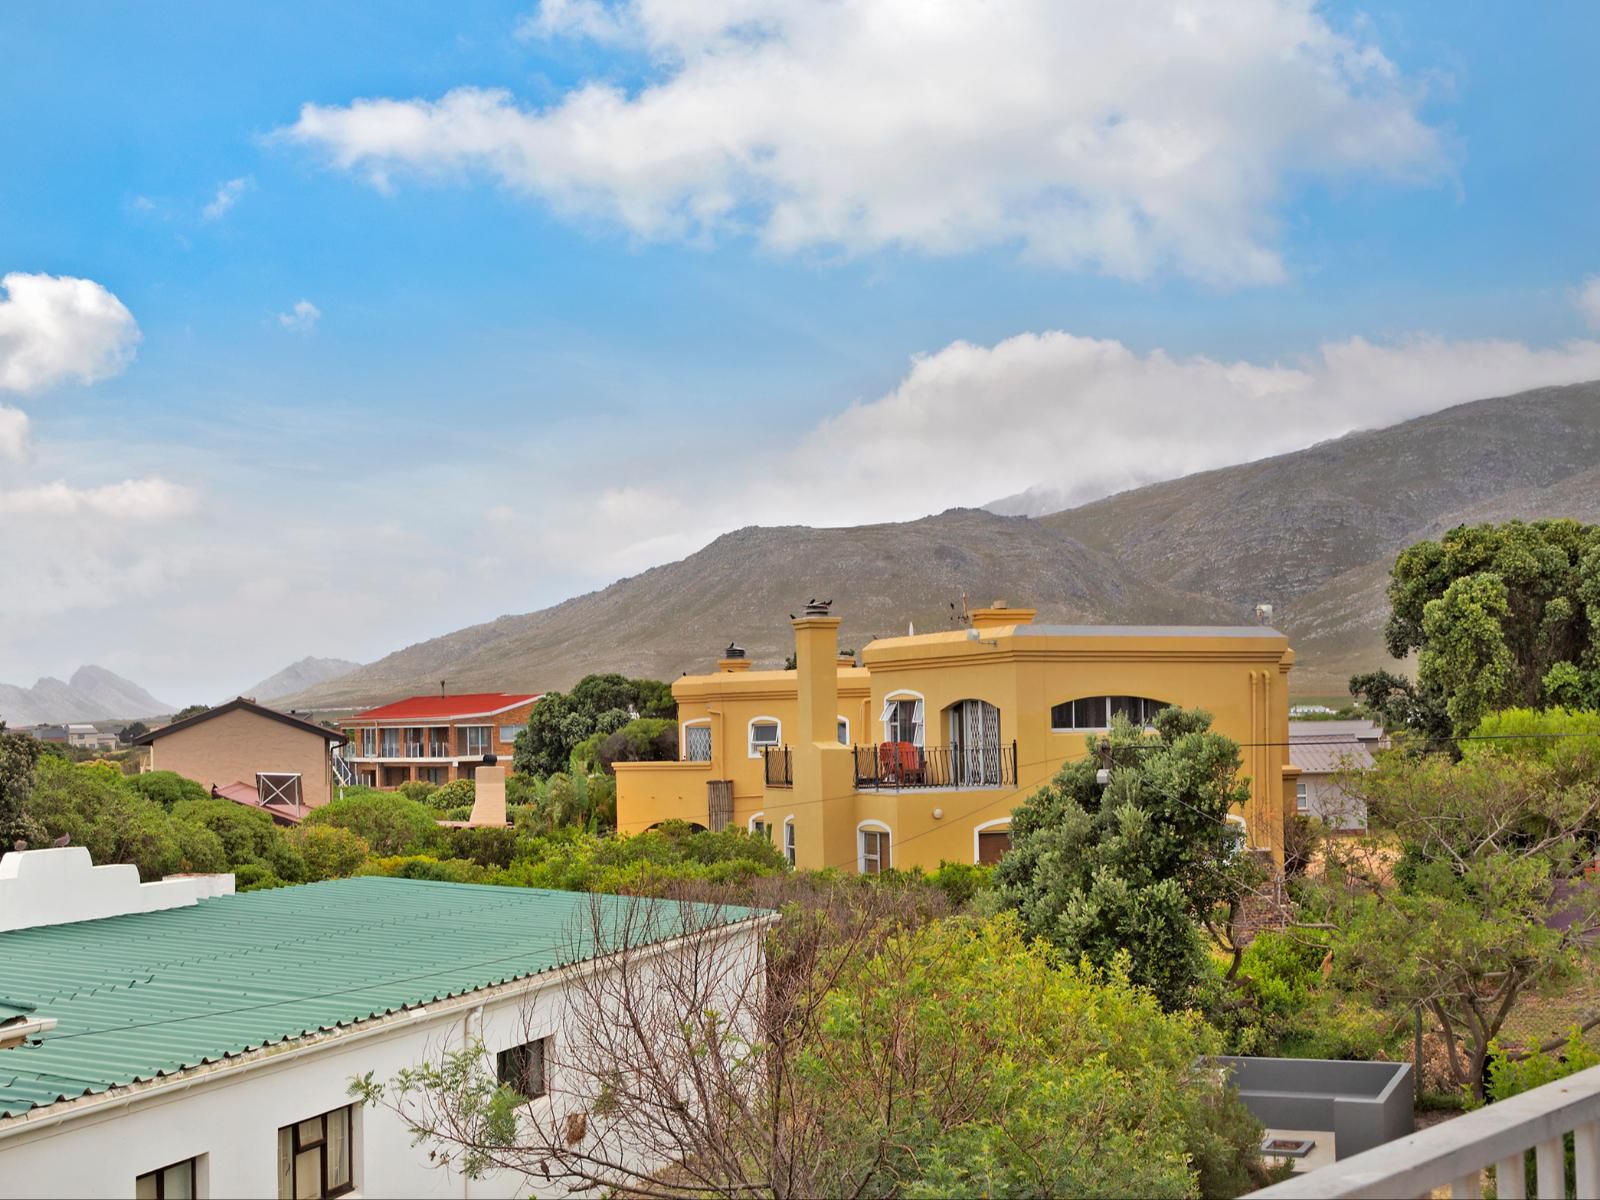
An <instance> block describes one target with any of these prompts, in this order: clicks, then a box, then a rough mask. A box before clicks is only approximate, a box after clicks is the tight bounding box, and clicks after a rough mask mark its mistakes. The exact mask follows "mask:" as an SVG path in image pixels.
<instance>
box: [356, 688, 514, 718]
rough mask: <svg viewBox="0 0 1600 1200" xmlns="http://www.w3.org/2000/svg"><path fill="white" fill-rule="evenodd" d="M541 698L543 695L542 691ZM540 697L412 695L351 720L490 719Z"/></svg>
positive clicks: (359, 714)
mask: <svg viewBox="0 0 1600 1200" xmlns="http://www.w3.org/2000/svg"><path fill="white" fill-rule="evenodd" d="M540 695H543V693H542V692H541V693H540ZM538 698H539V696H538V695H531V696H530V695H514V694H512V693H510V692H474V693H472V694H471V695H467V696H412V697H411V698H410V699H408V700H396V701H395V702H394V703H393V704H385V705H383V706H382V707H379V708H369V709H368V710H367V711H366V712H364V713H357V714H356V715H355V716H353V717H351V718H350V720H351V721H352V722H356V721H447V720H454V719H456V718H459V717H488V716H493V715H494V714H495V713H499V712H504V711H505V710H506V709H509V708H516V707H518V706H519V705H523V704H527V703H530V702H531V701H534V700H537V699H538Z"/></svg>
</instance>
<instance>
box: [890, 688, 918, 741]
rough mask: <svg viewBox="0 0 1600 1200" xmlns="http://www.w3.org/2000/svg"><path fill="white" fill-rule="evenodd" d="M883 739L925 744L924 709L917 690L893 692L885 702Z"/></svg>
mask: <svg viewBox="0 0 1600 1200" xmlns="http://www.w3.org/2000/svg"><path fill="white" fill-rule="evenodd" d="M879 719H880V720H881V721H882V722H883V740H884V741H886V742H907V743H909V744H911V745H913V746H921V745H923V744H924V743H923V721H924V710H923V704H922V697H921V696H920V695H919V694H918V693H916V692H892V693H890V695H889V698H888V699H887V700H885V701H884V702H883V712H882V714H880V717H879Z"/></svg>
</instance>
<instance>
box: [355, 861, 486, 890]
mask: <svg viewBox="0 0 1600 1200" xmlns="http://www.w3.org/2000/svg"><path fill="white" fill-rule="evenodd" d="M356 874H357V875H387V876H390V877H392V878H395V879H432V880H435V881H437V882H440V883H488V882H491V879H490V875H489V872H488V871H487V870H485V869H484V868H483V867H480V866H478V865H477V864H476V863H469V862H463V861H462V860H461V859H458V858H448V859H438V858H434V857H432V856H431V855H427V854H405V855H393V856H390V857H388V858H369V859H368V860H367V861H366V862H365V863H364V864H363V865H362V866H361V868H360V869H359V870H357V871H356Z"/></svg>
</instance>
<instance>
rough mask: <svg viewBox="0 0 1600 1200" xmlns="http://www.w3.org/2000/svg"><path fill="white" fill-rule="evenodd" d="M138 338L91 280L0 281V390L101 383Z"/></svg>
mask: <svg viewBox="0 0 1600 1200" xmlns="http://www.w3.org/2000/svg"><path fill="white" fill-rule="evenodd" d="M139 337H140V334H139V326H138V323H137V322H136V321H134V319H133V314H132V313H130V312H129V311H128V310H127V308H126V307H124V306H123V303H122V301H120V300H118V299H117V298H116V297H115V296H113V295H112V294H111V293H110V292H109V291H107V290H106V289H105V288H104V287H102V286H101V285H100V284H98V283H95V282H94V281H93V280H90V279H73V278H71V277H69V276H55V275H24V274H22V273H20V272H12V273H11V274H9V275H5V276H3V277H0V391H4V390H10V391H14V392H35V391H40V390H42V389H44V388H47V387H52V386H54V385H55V384H58V383H63V382H65V381H67V380H76V381H77V382H79V383H94V382H95V381H96V380H100V379H107V378H109V377H110V376H112V375H116V374H118V373H119V372H121V371H122V369H123V368H124V367H126V366H127V365H128V363H130V362H131V361H132V360H133V355H134V351H135V348H136V347H137V346H138V344H139Z"/></svg>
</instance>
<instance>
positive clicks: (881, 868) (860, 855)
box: [856, 821, 894, 875]
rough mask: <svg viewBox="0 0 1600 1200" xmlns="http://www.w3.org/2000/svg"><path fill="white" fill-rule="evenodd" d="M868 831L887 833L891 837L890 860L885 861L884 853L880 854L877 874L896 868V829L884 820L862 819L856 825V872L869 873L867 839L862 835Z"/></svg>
mask: <svg viewBox="0 0 1600 1200" xmlns="http://www.w3.org/2000/svg"><path fill="white" fill-rule="evenodd" d="M867 833H882V834H887V835H888V838H889V851H888V853H889V861H888V862H884V861H883V855H882V854H879V855H878V869H877V871H876V872H875V874H878V875H881V874H883V872H885V871H892V870H894V830H892V829H890V828H889V827H888V826H887V825H885V824H884V823H883V822H882V821H862V822H861V824H859V825H857V826H856V874H857V875H865V874H866V873H867V839H866V838H865V837H863V836H862V835H863V834H867Z"/></svg>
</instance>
